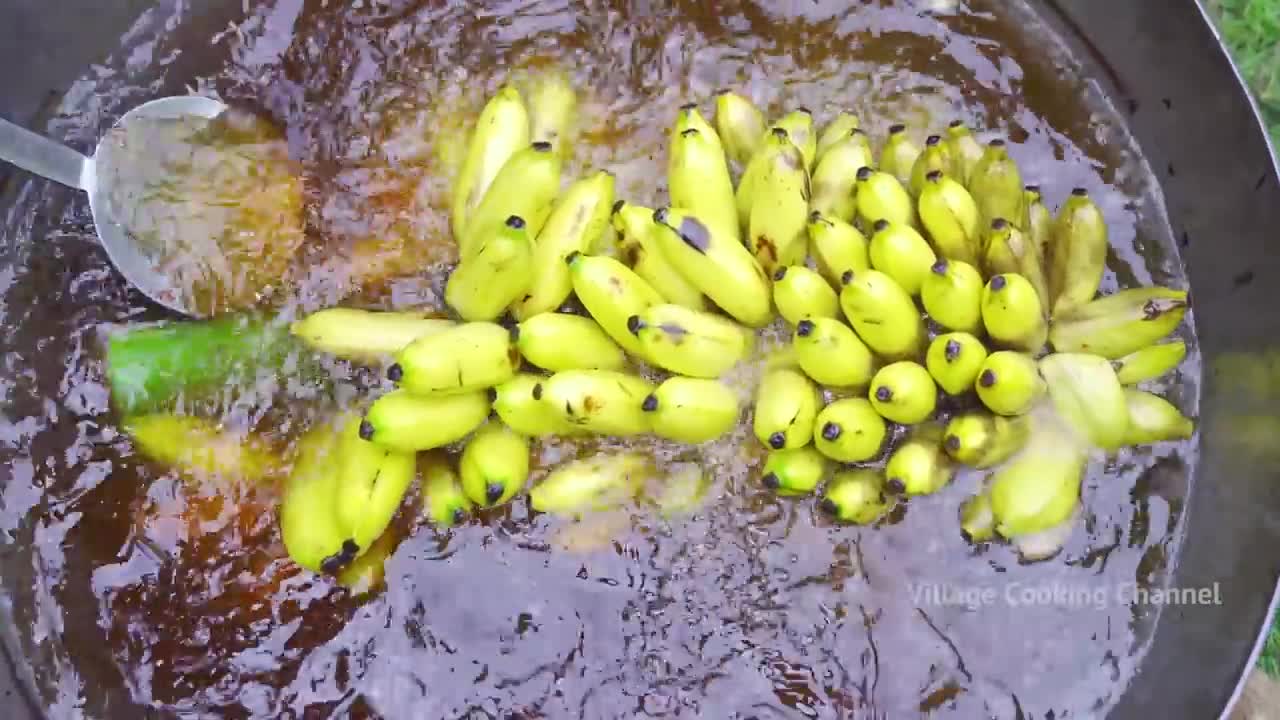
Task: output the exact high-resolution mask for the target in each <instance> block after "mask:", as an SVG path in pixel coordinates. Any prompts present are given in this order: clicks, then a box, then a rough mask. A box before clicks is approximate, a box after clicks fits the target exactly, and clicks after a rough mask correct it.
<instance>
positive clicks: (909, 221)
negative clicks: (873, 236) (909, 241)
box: [854, 167, 917, 227]
mask: <svg viewBox="0 0 1280 720" xmlns="http://www.w3.org/2000/svg"><path fill="white" fill-rule="evenodd" d="M857 178H858V180H857V185H856V186H855V189H854V197H855V199H856V204H857V206H858V218H859V219H860V220H861V221H862V225H863V227H871V225H872V223H874V222H875V221H877V220H888V221H889V222H894V223H901V224H903V225H910V226H912V227H917V219H916V208H915V203H914V202H912V200H911V194H910V193H908V192H907V188H906V187H905V186H904V185H903V184H902V182H901V181H899V180H898V179H897V178H896V177H894V176H893V175H890V174H889V173H887V172H883V171H880V170H872V169H871V168H869V167H864V168H859V169H858V174H857Z"/></svg>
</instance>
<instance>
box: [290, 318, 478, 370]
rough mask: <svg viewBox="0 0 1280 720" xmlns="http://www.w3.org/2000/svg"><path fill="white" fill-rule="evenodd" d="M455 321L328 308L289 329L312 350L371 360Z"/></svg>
mask: <svg viewBox="0 0 1280 720" xmlns="http://www.w3.org/2000/svg"><path fill="white" fill-rule="evenodd" d="M456 324H457V323H455V322H453V321H452V320H445V319H443V318H432V317H427V316H426V315H425V314H422V313H415V312H381V311H377V310H357V309H355V308H327V309H325V310H319V311H317V312H313V313H311V314H310V315H307V316H306V317H304V318H302V319H301V320H298V321H296V322H294V323H293V324H292V325H290V326H289V331H290V332H292V333H293V335H294V336H295V337H297V338H298V339H299V340H301V341H302V342H303V343H305V344H306V345H307V347H310V348H312V349H314V350H320V351H322V352H326V353H329V354H330V355H334V356H337V357H340V358H342V359H344V360H353V361H356V362H369V363H373V362H378V361H380V360H385V359H387V358H389V357H391V356H392V355H395V354H396V353H398V352H400V351H401V350H403V349H404V346H406V345H408V344H409V343H411V342H413V341H414V340H417V339H418V338H420V337H423V336H426V335H433V334H435V333H438V332H441V331H444V330H448V329H449V328H451V327H453V326H454V325H456Z"/></svg>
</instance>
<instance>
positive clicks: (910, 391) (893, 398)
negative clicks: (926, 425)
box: [868, 360, 938, 425]
mask: <svg viewBox="0 0 1280 720" xmlns="http://www.w3.org/2000/svg"><path fill="white" fill-rule="evenodd" d="M868 398H869V399H870V400H871V406H872V407H874V408H875V410H876V412H878V413H880V416H881V417H883V418H885V419H886V420H890V421H892V422H896V423H898V424H899V425H915V424H917V423H922V422H924V421H925V420H928V419H929V416H930V415H933V411H934V408H935V407H937V402H938V387H937V386H936V385H934V384H933V376H931V375H930V374H929V371H928V370H925V369H924V366H923V365H920V364H919V363H914V362H910V361H906V360H904V361H901V362H896V363H891V364H889V365H886V366H884V367H882V368H880V370H879V371H878V372H877V373H876V374H875V377H873V378H871V389H870V391H869V392H868Z"/></svg>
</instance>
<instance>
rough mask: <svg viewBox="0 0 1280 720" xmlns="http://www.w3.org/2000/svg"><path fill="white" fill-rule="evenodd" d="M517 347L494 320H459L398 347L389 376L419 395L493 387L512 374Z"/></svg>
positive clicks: (514, 368) (516, 365)
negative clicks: (450, 325)
mask: <svg viewBox="0 0 1280 720" xmlns="http://www.w3.org/2000/svg"><path fill="white" fill-rule="evenodd" d="M519 365H520V353H519V351H518V350H517V349H516V347H515V344H514V343H513V342H512V340H511V333H510V331H508V330H507V329H506V328H504V327H502V326H501V325H498V324H496V323H489V322H473V323H463V324H462V325H458V326H457V327H453V328H450V329H448V330H445V331H444V332H441V333H436V334H435V335H428V336H426V337H422V338H418V339H417V340H414V341H413V342H411V343H409V344H408V345H407V346H405V348H404V349H403V350H401V351H400V352H398V353H396V362H395V364H393V365H391V366H390V367H388V368H387V378H388V379H390V380H391V382H394V383H396V384H398V385H399V386H401V387H402V388H404V389H405V390H407V391H409V392H411V393H415V394H418V395H430V394H431V393H438V392H465V391H468V390H481V389H484V388H489V387H493V386H494V385H497V384H498V383H502V382H506V381H507V380H510V379H511V376H512V375H515V372H516V368H517V367H519Z"/></svg>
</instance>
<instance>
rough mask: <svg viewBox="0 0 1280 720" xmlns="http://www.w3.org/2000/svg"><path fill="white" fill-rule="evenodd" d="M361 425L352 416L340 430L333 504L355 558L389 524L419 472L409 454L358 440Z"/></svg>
mask: <svg viewBox="0 0 1280 720" xmlns="http://www.w3.org/2000/svg"><path fill="white" fill-rule="evenodd" d="M360 425H361V420H360V418H358V417H353V418H352V419H350V420H348V421H347V424H346V425H345V426H344V427H343V429H342V438H341V440H340V441H339V442H340V445H339V451H340V453H341V455H340V456H339V457H338V493H337V495H336V498H335V503H334V505H335V508H336V510H337V514H338V526H339V527H340V528H342V531H343V534H344V535H345V536H346V537H347V538H348V539H350V540H351V541H352V542H353V543H355V545H356V547H358V548H360V549H359V550H358V551H357V553H356V554H357V556H359V555H361V554H363V552H364V551H366V550H368V549H369V547H370V546H371V545H373V542H374V541H375V540H377V539H378V538H379V537H380V536H381V535H382V533H384V532H386V530H387V527H388V526H390V525H391V519H392V518H393V517H395V514H396V511H397V510H399V509H400V502H401V501H402V500H404V495H405V493H406V492H408V491H409V485H410V484H411V483H412V482H413V479H414V477H415V475H416V474H417V469H418V463H417V457H416V456H415V455H414V453H413V452H412V451H404V450H389V449H387V448H385V447H383V446H381V445H375V444H373V443H371V442H369V441H367V440H365V439H364V438H362V437H360V434H361V433H360Z"/></svg>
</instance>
